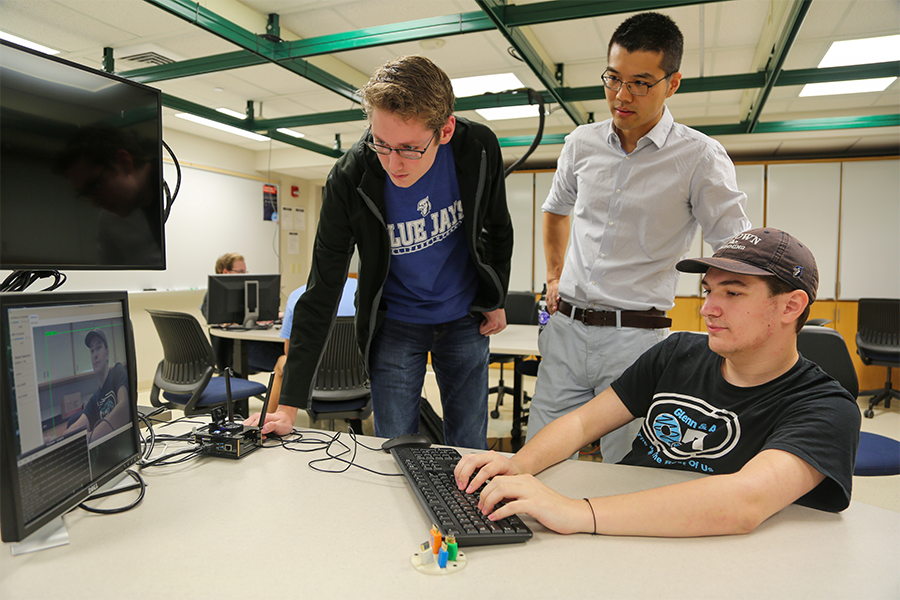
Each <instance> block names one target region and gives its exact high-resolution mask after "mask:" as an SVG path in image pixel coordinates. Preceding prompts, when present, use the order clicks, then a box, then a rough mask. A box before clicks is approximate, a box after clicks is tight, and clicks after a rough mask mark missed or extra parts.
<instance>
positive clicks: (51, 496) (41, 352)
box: [0, 292, 140, 542]
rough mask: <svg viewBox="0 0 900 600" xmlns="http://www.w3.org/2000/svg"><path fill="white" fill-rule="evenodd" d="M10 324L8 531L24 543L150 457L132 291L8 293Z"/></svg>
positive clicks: (5, 402) (2, 459) (1, 479)
mask: <svg viewBox="0 0 900 600" xmlns="http://www.w3.org/2000/svg"><path fill="white" fill-rule="evenodd" d="M0 322H2V330H3V333H2V339H3V353H2V356H0V363H2V371H0V377H2V402H0V530H2V538H3V541H4V542H17V541H20V540H23V539H24V538H25V537H27V536H29V535H30V534H32V533H34V532H35V531H37V530H38V529H39V528H41V527H42V526H43V525H45V524H47V523H48V522H50V521H51V520H53V519H55V518H57V517H60V516H62V515H63V514H64V513H66V512H68V511H69V510H71V509H72V508H74V507H75V506H77V505H78V504H79V503H81V502H83V501H84V500H85V498H87V497H88V495H89V494H91V493H92V492H94V491H95V490H96V489H97V488H98V487H100V486H101V485H103V484H104V483H106V482H108V481H110V480H111V479H113V478H114V477H115V476H116V475H118V474H120V473H121V472H122V471H124V470H125V469H126V468H127V467H129V466H130V465H132V464H134V463H136V462H137V461H138V460H139V459H140V438H139V432H138V420H137V416H136V406H137V389H136V384H137V375H136V370H135V354H134V339H133V335H132V331H131V324H130V321H129V318H128V296H127V293H126V292H84V293H60V292H53V293H36V294H23V293H8V294H2V295H0ZM101 380H102V381H101Z"/></svg>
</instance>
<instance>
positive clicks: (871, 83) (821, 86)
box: [800, 77, 897, 98]
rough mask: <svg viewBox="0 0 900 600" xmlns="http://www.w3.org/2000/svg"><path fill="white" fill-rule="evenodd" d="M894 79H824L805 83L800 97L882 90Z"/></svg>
mask: <svg viewBox="0 0 900 600" xmlns="http://www.w3.org/2000/svg"><path fill="white" fill-rule="evenodd" d="M896 80H897V78H896V77H879V78H877V79H858V80H856V81H826V82H824V83H807V84H806V85H805V86H803V89H802V90H801V91H800V97H801V98H809V97H811V96H836V95H839V94H862V93H865V92H883V91H884V90H886V89H887V87H888V86H889V85H891V84H892V83H894V81H896Z"/></svg>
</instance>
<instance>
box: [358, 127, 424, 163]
mask: <svg viewBox="0 0 900 600" xmlns="http://www.w3.org/2000/svg"><path fill="white" fill-rule="evenodd" d="M437 134H438V132H437V131H435V132H434V133H433V134H431V137H430V138H428V143H427V144H425V148H424V149H423V150H414V149H412V148H391V147H390V146H385V145H384V144H376V143H375V141H374V139H373V138H372V134H371V133H369V139H368V140H366V146H368V147H369V148H371V149H372V150H374V151H375V152H377V153H378V154H382V155H385V156H387V155H388V154H390V153H391V152H396V153H397V154H399V155H400V156H402V157H403V158H405V159H407V160H419V159H421V158H422V157H423V156H424V155H425V152H427V151H428V147H429V146H431V142H433V141H434V137H435V136H436V135H437Z"/></svg>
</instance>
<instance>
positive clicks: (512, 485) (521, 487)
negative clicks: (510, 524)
mask: <svg viewBox="0 0 900 600" xmlns="http://www.w3.org/2000/svg"><path fill="white" fill-rule="evenodd" d="M498 503H499V504H500V506H499V507H498V506H497V505H498ZM478 508H479V509H480V510H481V512H482V514H484V515H487V516H488V519H490V520H491V521H498V520H500V519H504V518H506V517H508V516H510V515H514V514H519V515H523V514H524V515H529V516H531V517H533V518H534V519H537V520H538V521H539V522H540V523H541V525H543V526H544V527H546V528H548V529H552V530H553V531H556V532H558V533H579V532H590V531H592V530H593V528H594V521H593V519H594V515H593V512H592V511H591V509H590V508H589V507H588V506H586V503H585V501H584V500H583V499H581V498H579V499H577V500H575V499H572V498H567V497H566V496H563V495H562V494H560V493H558V492H555V491H553V490H552V489H550V488H549V487H547V486H546V485H544V484H543V483H541V482H540V481H538V480H537V479H535V477H534V476H533V475H516V476H513V477H494V478H493V479H491V481H489V482H488V484H487V485H486V486H485V488H484V489H483V490H481V500H480V501H479V503H478Z"/></svg>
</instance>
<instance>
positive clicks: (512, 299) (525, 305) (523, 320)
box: [488, 292, 538, 419]
mask: <svg viewBox="0 0 900 600" xmlns="http://www.w3.org/2000/svg"><path fill="white" fill-rule="evenodd" d="M505 311H506V323H507V325H537V324H538V304H537V300H536V299H535V295H534V292H509V293H508V294H507V295H506V306H505ZM489 362H491V363H498V364H499V365H500V379H499V380H498V381H497V385H495V386H492V387H490V388H489V389H488V395H490V394H497V403H496V404H495V405H494V410H492V411H491V418H492V419H499V418H500V406H502V405H503V396H505V395H506V394H508V393H509V394H511V393H513V392H514V390H513V388H511V387H507V385H506V382H505V381H504V380H503V365H505V364H509V363H514V362H516V357H515V356H513V355H512V354H497V353H494V352H492V353H491V354H490V357H489Z"/></svg>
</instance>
